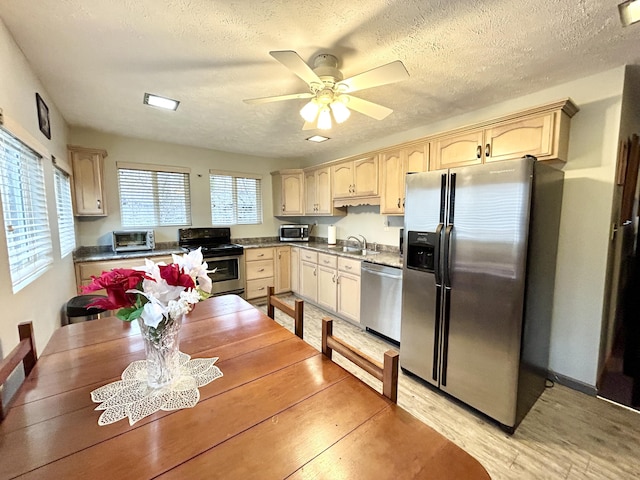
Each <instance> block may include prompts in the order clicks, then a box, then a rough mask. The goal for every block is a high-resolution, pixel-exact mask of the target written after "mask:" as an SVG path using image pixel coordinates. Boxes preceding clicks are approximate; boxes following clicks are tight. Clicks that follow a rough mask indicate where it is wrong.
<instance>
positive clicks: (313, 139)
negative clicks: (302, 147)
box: [307, 135, 330, 143]
mask: <svg viewBox="0 0 640 480" xmlns="http://www.w3.org/2000/svg"><path fill="white" fill-rule="evenodd" d="M307 140H309V141H310V142H316V143H320V142H325V141H327V140H330V138H329V137H323V136H322V135H314V136H313V137H309V138H307Z"/></svg>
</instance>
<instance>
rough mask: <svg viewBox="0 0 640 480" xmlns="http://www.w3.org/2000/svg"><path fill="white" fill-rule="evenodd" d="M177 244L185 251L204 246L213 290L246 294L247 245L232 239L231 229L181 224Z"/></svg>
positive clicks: (218, 293) (218, 292) (215, 293)
mask: <svg viewBox="0 0 640 480" xmlns="http://www.w3.org/2000/svg"><path fill="white" fill-rule="evenodd" d="M178 245H179V246H180V247H182V248H183V249H185V250H186V251H192V250H196V249H198V248H201V249H202V256H203V257H204V261H205V262H207V264H208V266H209V270H213V269H215V272H213V273H210V274H209V276H210V277H211V280H212V281H213V286H212V289H211V293H212V294H213V295H223V294H226V293H234V294H236V295H244V262H243V261H242V255H244V247H243V246H242V245H238V244H235V243H231V229H230V228H220V227H217V228H216V227H210V228H209V227H206V228H179V229H178Z"/></svg>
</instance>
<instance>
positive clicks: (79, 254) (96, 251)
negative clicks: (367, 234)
mask: <svg viewBox="0 0 640 480" xmlns="http://www.w3.org/2000/svg"><path fill="white" fill-rule="evenodd" d="M232 241H233V239H232ZM241 243H242V246H243V247H244V248H247V249H249V248H264V247H280V246H283V245H289V246H292V247H300V248H304V249H307V250H313V251H316V252H320V253H329V254H332V255H338V256H340V257H348V258H353V259H356V260H363V261H365V262H370V263H376V264H379V265H387V266H389V267H396V268H402V257H400V255H399V254H398V251H397V250H389V249H384V250H382V248H384V246H381V251H380V253H376V254H373V255H371V254H367V255H362V254H361V253H359V252H344V251H342V244H339V245H337V246H336V245H333V246H329V245H328V244H327V243H326V242H314V241H311V242H280V241H278V240H272V239H265V240H261V239H256V241H255V243H253V242H252V239H245V240H243V241H242V242H241ZM159 247H160V248H157V249H154V250H144V251H139V252H118V253H116V252H113V251H112V250H111V249H110V248H109V249H106V248H102V247H80V248H79V249H78V250H77V251H76V252H75V253H74V255H73V260H74V262H100V261H106V260H120V259H128V258H146V257H149V258H152V257H158V256H165V255H171V254H172V253H175V254H177V255H181V254H183V253H184V250H183V249H182V248H180V247H178V246H177V245H160V246H159Z"/></svg>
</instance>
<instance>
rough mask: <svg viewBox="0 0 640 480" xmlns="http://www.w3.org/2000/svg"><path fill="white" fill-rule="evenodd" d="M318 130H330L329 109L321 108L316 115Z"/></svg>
mask: <svg viewBox="0 0 640 480" xmlns="http://www.w3.org/2000/svg"><path fill="white" fill-rule="evenodd" d="M318 128H319V129H320V130H329V129H330V128H331V110H329V107H326V106H325V107H322V109H321V110H320V113H319V114H318Z"/></svg>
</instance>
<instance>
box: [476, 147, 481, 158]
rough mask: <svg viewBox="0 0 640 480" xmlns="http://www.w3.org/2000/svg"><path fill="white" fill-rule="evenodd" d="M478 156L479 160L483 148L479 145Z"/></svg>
mask: <svg viewBox="0 0 640 480" xmlns="http://www.w3.org/2000/svg"><path fill="white" fill-rule="evenodd" d="M476 156H477V157H478V158H481V157H482V147H481V146H480V145H478V148H476Z"/></svg>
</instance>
